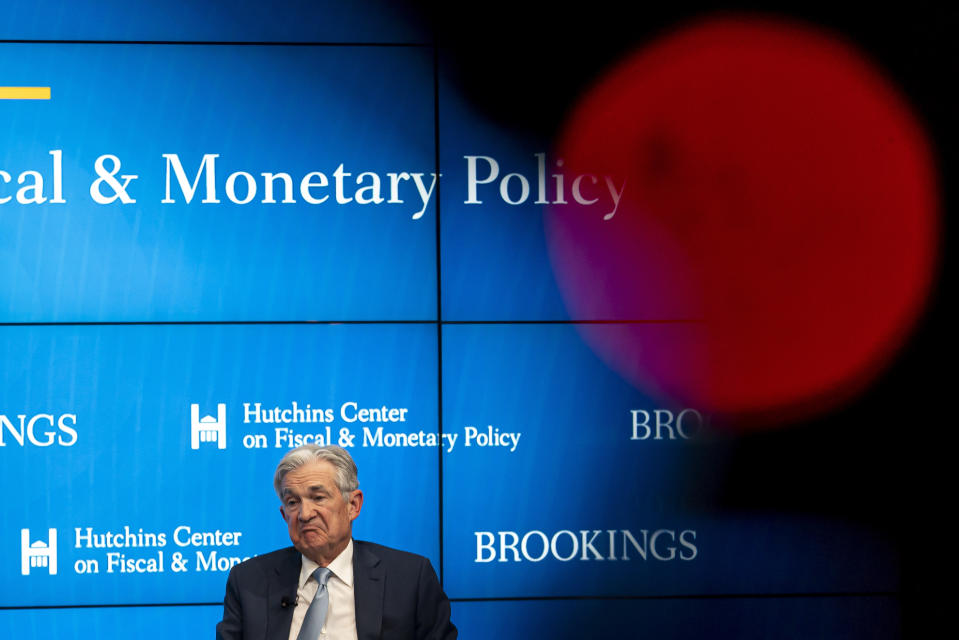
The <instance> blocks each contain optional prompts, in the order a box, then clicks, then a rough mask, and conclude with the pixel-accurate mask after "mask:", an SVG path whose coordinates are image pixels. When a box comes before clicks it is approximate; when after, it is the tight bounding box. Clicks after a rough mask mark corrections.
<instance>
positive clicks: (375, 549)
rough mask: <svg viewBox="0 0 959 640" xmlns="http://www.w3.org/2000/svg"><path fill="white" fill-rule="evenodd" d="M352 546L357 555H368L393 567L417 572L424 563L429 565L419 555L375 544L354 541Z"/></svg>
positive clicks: (424, 558) (427, 561) (426, 560)
mask: <svg viewBox="0 0 959 640" xmlns="http://www.w3.org/2000/svg"><path fill="white" fill-rule="evenodd" d="M353 544H354V545H355V546H356V553H357V554H370V555H372V556H373V557H375V558H378V559H379V560H381V561H382V562H383V563H384V564H387V565H390V566H394V567H409V568H416V569H417V570H418V569H419V567H421V566H422V565H423V564H424V563H426V564H429V562H430V561H429V559H428V558H426V557H424V556H421V555H419V554H416V553H411V552H409V551H402V550H400V549H394V548H393V547H387V546H384V545H382V544H376V543H375V542H366V541H363V540H354V541H353ZM430 566H432V565H430Z"/></svg>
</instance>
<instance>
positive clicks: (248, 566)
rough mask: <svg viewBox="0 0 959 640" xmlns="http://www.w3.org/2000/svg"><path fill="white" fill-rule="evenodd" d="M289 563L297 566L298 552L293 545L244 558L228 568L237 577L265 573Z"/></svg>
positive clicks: (298, 561) (298, 560)
mask: <svg viewBox="0 0 959 640" xmlns="http://www.w3.org/2000/svg"><path fill="white" fill-rule="evenodd" d="M291 563H295V564H296V565H297V566H299V563H300V552H299V551H297V550H296V549H294V548H293V547H286V548H284V549H277V550H276V551H271V552H269V553H264V554H262V555H259V556H253V557H252V558H250V559H248V560H244V561H243V562H241V563H240V564H238V565H236V566H234V567H233V568H232V569H230V574H231V575H236V576H238V577H241V576H242V577H246V576H252V575H258V574H265V573H267V572H268V571H274V570H276V569H277V568H281V567H283V566H285V565H289V564H291Z"/></svg>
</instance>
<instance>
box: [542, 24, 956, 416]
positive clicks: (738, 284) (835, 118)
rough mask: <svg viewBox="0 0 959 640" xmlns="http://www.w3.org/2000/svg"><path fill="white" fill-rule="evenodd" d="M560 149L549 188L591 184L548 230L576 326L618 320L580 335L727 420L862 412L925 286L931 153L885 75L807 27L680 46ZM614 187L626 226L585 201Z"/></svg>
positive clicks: (606, 97)
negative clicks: (847, 408)
mask: <svg viewBox="0 0 959 640" xmlns="http://www.w3.org/2000/svg"><path fill="white" fill-rule="evenodd" d="M553 155H554V157H553V158H552V159H551V164H550V165H549V167H550V169H552V170H553V171H554V172H555V173H558V172H559V171H560V170H559V169H557V163H558V162H562V164H561V165H558V166H559V167H561V171H562V172H563V173H564V174H565V175H566V176H577V175H582V174H586V177H585V178H583V179H582V180H581V181H580V184H579V198H577V197H576V196H575V194H574V193H573V192H572V185H571V184H566V185H564V187H565V189H566V200H567V201H568V204H554V205H552V206H550V207H549V210H548V211H547V214H546V231H547V237H548V240H549V245H550V252H551V257H552V260H553V265H554V268H555V271H556V275H557V280H558V282H559V284H560V287H561V289H562V292H563V296H564V299H565V301H566V304H567V306H568V308H569V313H570V316H571V318H573V319H575V320H601V321H613V322H615V324H612V325H609V324H604V325H602V326H603V329H602V331H600V330H597V327H598V326H599V325H596V324H586V325H581V331H582V333H583V334H584V336H585V338H586V340H587V341H588V342H589V343H590V344H591V346H592V347H593V348H594V349H595V350H596V352H597V353H598V354H599V355H600V357H602V358H603V359H604V360H605V361H606V362H607V363H608V364H609V365H610V366H612V367H613V368H614V369H616V370H617V371H618V372H620V373H621V374H622V375H623V376H625V377H626V378H627V379H629V380H630V381H632V382H633V383H634V384H636V385H638V386H640V387H642V388H644V389H646V390H649V391H651V392H654V393H658V394H660V395H662V396H665V397H666V398H668V399H670V400H672V401H675V402H679V403H683V404H684V405H687V406H695V407H697V408H699V409H701V410H705V411H710V412H712V413H714V414H715V415H717V416H719V417H720V418H722V419H725V421H726V422H727V423H731V424H736V425H749V426H757V425H767V424H771V423H773V422H777V423H778V422H782V421H784V420H792V419H799V418H803V417H807V416H810V415H813V414H816V413H819V412H820V411H823V410H826V409H829V408H831V407H833V406H835V405H836V404H837V403H840V402H842V401H843V400H846V399H848V398H850V397H851V396H852V395H854V394H855V393H856V392H858V391H860V390H861V389H863V388H864V386H865V385H866V384H867V383H868V382H869V381H870V380H871V379H872V378H873V377H874V376H875V375H876V374H877V373H878V371H879V370H880V369H881V367H882V366H883V365H884V364H886V363H887V362H888V361H889V360H890V358H891V357H892V356H893V355H894V354H895V352H896V350H897V349H898V347H900V346H901V345H902V343H903V342H904V339H905V338H906V337H907V335H908V333H909V331H910V329H911V328H912V327H913V325H914V324H915V322H916V319H917V317H918V315H919V313H920V312H921V311H922V308H923V305H924V302H925V300H926V298H927V295H928V293H929V291H930V288H931V281H932V279H933V273H934V271H935V267H936V262H937V259H936V250H937V242H938V241H937V234H938V231H939V221H938V209H939V203H938V199H939V197H938V190H937V185H936V171H935V167H934V162H933V159H932V155H931V150H930V145H929V143H928V142H927V140H926V137H925V135H924V133H923V131H922V129H921V127H920V125H919V123H918V122H917V120H916V118H915V116H914V115H913V114H912V112H911V110H910V108H909V107H908V105H907V104H906V102H905V100H904V99H903V97H902V96H900V95H899V93H898V92H897V91H896V90H895V88H894V87H893V86H892V85H891V84H890V82H888V81H887V80H886V79H885V78H884V77H883V75H882V74H881V73H880V71H879V70H877V69H876V68H875V67H874V66H873V65H871V64H870V63H869V62H868V61H866V60H865V59H864V58H863V57H862V56H861V55H860V54H858V53H857V52H856V51H855V50H854V49H853V48H852V47H851V46H850V45H848V44H846V43H844V42H843V41H840V40H838V39H837V38H835V37H833V36H830V35H828V34H826V33H824V32H821V31H819V30H817V29H814V28H812V27H810V26H806V25H801V24H799V23H791V22H785V21H778V20H771V19H758V18H742V19H732V18H723V19H711V20H706V21H701V22H698V23H694V24H692V25H691V26H687V27H685V28H682V29H679V30H676V31H674V32H672V33H669V34H667V35H666V36H665V37H662V38H660V39H659V40H656V41H654V42H652V43H651V44H650V45H648V46H645V47H643V48H642V49H640V50H639V51H638V52H637V53H635V54H634V55H633V56H631V57H629V58H628V59H626V60H624V61H623V62H622V63H621V64H620V65H619V66H618V67H617V68H615V69H613V70H612V71H611V72H610V73H609V74H608V75H607V76H606V77H605V78H603V79H601V80H600V81H599V82H598V83H597V85H596V86H595V88H594V89H593V90H592V91H591V92H589V93H588V94H587V95H586V96H585V97H584V98H583V99H582V100H581V101H580V103H579V105H578V106H577V107H576V108H575V109H574V110H573V112H572V114H571V117H570V118H569V120H568V122H567V125H566V127H565V129H564V131H563V133H562V136H561V138H560V140H559V141H558V144H557V146H556V150H555V152H554V154H553ZM550 179H551V180H556V178H555V177H551V178H550ZM607 180H612V182H613V185H615V188H616V189H617V190H621V194H622V195H621V199H620V202H619V203H618V208H617V210H616V212H615V214H614V215H612V216H610V215H609V213H610V212H606V211H604V212H602V213H599V214H597V212H596V207H589V206H586V205H585V204H581V203H582V202H583V201H585V200H588V199H589V198H590V197H591V196H592V194H593V192H596V191H598V190H600V189H602V190H604V192H605V190H606V188H607V184H604V183H606V181H607ZM577 200H579V202H577ZM604 214H605V215H604ZM623 321H625V322H623Z"/></svg>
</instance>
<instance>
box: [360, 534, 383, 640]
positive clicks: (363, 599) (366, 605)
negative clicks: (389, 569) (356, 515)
mask: <svg viewBox="0 0 959 640" xmlns="http://www.w3.org/2000/svg"><path fill="white" fill-rule="evenodd" d="M385 588H386V570H385V569H384V567H383V565H381V564H380V559H379V558H378V557H377V556H376V555H374V554H373V552H372V551H370V550H369V549H368V548H367V546H366V545H365V544H364V543H362V542H358V541H356V540H354V541H353V600H354V605H355V607H356V636H357V639H358V640H379V637H380V631H381V630H382V627H383V592H384V589H385Z"/></svg>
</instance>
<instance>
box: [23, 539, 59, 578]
mask: <svg viewBox="0 0 959 640" xmlns="http://www.w3.org/2000/svg"><path fill="white" fill-rule="evenodd" d="M47 535H48V537H47V541H46V542H44V541H43V540H37V541H36V542H34V543H33V544H30V530H29V529H20V573H21V574H23V575H25V576H28V575H30V569H31V568H35V567H46V568H47V570H49V571H50V575H51V576H55V575H57V530H56V529H48V531H47Z"/></svg>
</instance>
